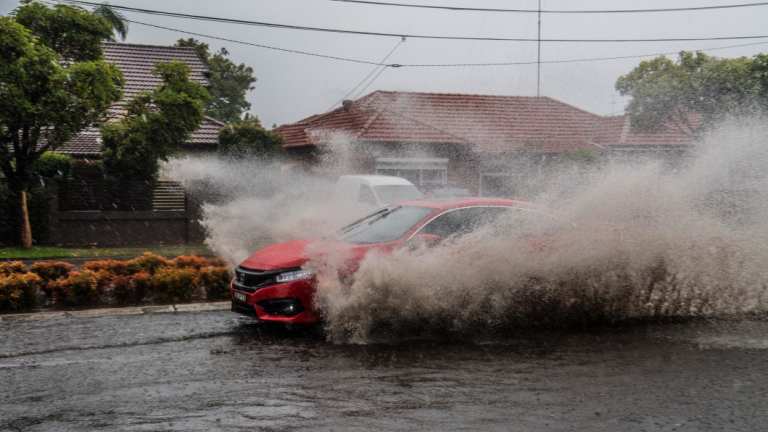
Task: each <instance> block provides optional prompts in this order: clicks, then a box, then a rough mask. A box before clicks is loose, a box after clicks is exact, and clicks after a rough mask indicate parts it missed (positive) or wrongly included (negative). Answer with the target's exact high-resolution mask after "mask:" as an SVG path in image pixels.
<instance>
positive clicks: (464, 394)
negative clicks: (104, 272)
mask: <svg viewBox="0 0 768 432" xmlns="http://www.w3.org/2000/svg"><path fill="white" fill-rule="evenodd" d="M0 335H1V336H2V340H0V430H1V431H93V430H128V431H157V430H163V431H165V430H174V431H198V430H200V431H204V430H265V431H294V430H402V431H407V430H499V431H518V430H519V431H527V430H554V431H564V430H600V431H672V430H675V431H707V430H712V431H715V430H717V431H720V430H729V431H733V430H743V431H759V430H768V323H760V322H718V323H688V324H674V325H654V326H643V327H633V328H625V329H620V330H603V331H599V332H590V333H570V334H562V333H536V334H532V335H527V336H510V337H506V338H503V339H496V340H492V341H484V342H477V341H474V342H470V341H451V342H446V341H443V342H435V341H432V342H428V341H411V342H403V343H399V344H390V345H367V346H360V345H357V346H339V345H332V344H329V343H326V342H324V341H323V340H322V338H320V337H317V336H313V335H306V334H295V333H285V332H279V331H274V330H265V329H261V328H259V327H258V326H255V325H253V324H251V323H250V322H249V321H248V320H247V319H245V318H239V317H237V316H235V315H233V314H231V313H229V312H215V313H214V312H208V313H180V314H155V315H140V316H116V317H102V318H60V319H53V320H47V321H40V322H34V321H24V322H22V321H18V322H1V323H0Z"/></svg>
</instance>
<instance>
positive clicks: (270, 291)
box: [230, 280, 319, 324]
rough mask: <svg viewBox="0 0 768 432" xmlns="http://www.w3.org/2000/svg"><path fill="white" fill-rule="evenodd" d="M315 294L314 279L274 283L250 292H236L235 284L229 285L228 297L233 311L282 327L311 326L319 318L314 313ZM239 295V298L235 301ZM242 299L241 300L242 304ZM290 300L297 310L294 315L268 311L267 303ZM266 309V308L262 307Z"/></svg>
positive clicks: (237, 290)
mask: <svg viewBox="0 0 768 432" xmlns="http://www.w3.org/2000/svg"><path fill="white" fill-rule="evenodd" d="M314 292H315V281H314V280H299V281H293V282H286V283H282V284H274V285H269V286H265V287H262V288H258V289H256V290H255V291H253V292H248V291H243V290H239V289H237V287H236V286H235V284H234V283H231V284H230V297H231V299H232V312H236V313H239V314H242V315H247V316H250V317H253V318H256V319H258V320H259V321H265V322H275V323H284V324H314V323H316V322H318V321H319V318H318V316H317V314H316V313H315V311H314V310H313V308H312V306H313V302H314ZM236 293H237V294H238V297H241V298H240V299H237V298H235V294H236ZM243 299H244V301H243ZM289 300H290V301H292V303H293V304H295V305H296V306H298V307H296V308H295V311H294V312H286V311H283V312H282V313H276V312H275V311H274V310H269V309H270V308H269V307H268V305H269V303H268V302H273V303H274V302H280V301H289ZM265 306H267V307H265Z"/></svg>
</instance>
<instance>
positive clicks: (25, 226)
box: [19, 189, 32, 249]
mask: <svg viewBox="0 0 768 432" xmlns="http://www.w3.org/2000/svg"><path fill="white" fill-rule="evenodd" d="M27 195H28V194H27V191H26V190H23V189H22V190H21V191H20V192H19V219H20V221H19V222H20V223H19V239H20V240H21V247H22V248H24V249H29V248H31V247H32V226H31V225H30V224H29V206H28V205H27Z"/></svg>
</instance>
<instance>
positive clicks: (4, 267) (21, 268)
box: [0, 261, 27, 276]
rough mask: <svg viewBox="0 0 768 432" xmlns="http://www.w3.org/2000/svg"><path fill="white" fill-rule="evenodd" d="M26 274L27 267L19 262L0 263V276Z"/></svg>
mask: <svg viewBox="0 0 768 432" xmlns="http://www.w3.org/2000/svg"><path fill="white" fill-rule="evenodd" d="M26 272H27V266H25V265H24V263H23V262H21V261H0V276H7V275H10V274H14V273H26Z"/></svg>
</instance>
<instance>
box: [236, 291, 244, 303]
mask: <svg viewBox="0 0 768 432" xmlns="http://www.w3.org/2000/svg"><path fill="white" fill-rule="evenodd" d="M235 300H237V301H241V302H243V303H245V302H246V300H247V297H246V296H245V294H243V293H239V292H236V293H235Z"/></svg>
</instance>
